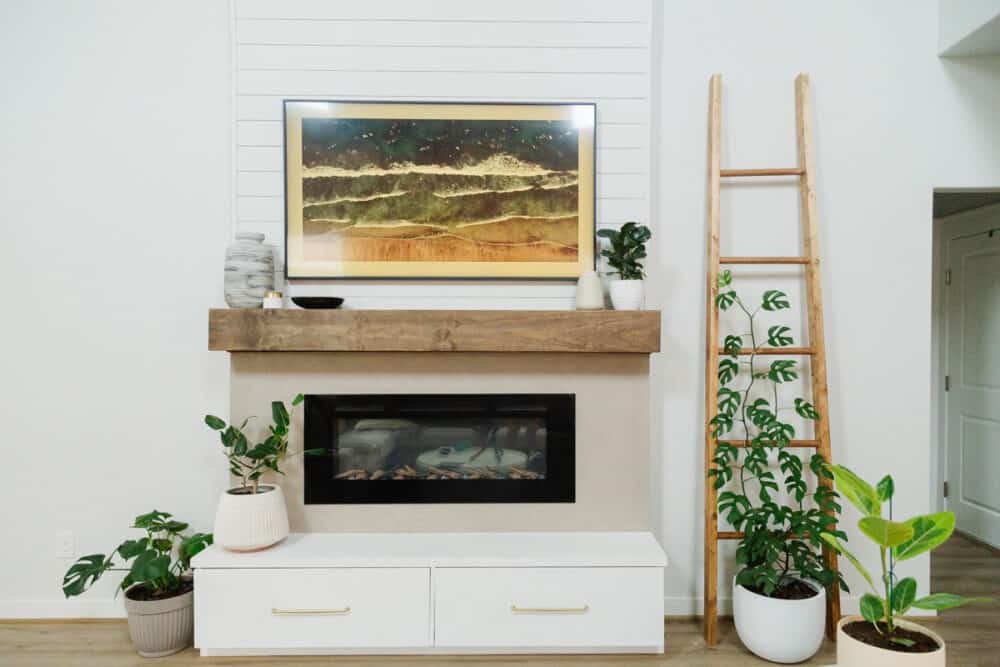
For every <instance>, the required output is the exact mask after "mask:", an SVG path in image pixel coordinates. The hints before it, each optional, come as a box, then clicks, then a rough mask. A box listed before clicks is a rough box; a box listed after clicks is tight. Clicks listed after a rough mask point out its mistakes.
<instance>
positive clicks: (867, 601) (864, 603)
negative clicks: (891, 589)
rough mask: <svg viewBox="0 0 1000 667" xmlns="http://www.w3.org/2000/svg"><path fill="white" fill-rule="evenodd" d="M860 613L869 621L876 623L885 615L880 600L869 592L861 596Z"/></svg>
mask: <svg viewBox="0 0 1000 667" xmlns="http://www.w3.org/2000/svg"><path fill="white" fill-rule="evenodd" d="M861 615H862V616H864V618H865V620H866V621H868V622H870V623H878V622H879V621H881V620H882V619H883V618H884V617H885V606H884V605H883V604H882V600H881V599H880V598H878V597H876V596H874V595H872V594H871V593H865V594H864V595H862V596H861Z"/></svg>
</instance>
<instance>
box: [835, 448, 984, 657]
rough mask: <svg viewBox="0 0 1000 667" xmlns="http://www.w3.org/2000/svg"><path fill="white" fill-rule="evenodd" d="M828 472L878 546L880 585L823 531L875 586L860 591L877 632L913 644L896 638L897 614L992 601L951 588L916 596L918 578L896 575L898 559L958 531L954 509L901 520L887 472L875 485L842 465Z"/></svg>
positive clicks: (918, 552)
mask: <svg viewBox="0 0 1000 667" xmlns="http://www.w3.org/2000/svg"><path fill="white" fill-rule="evenodd" d="M829 468H830V471H831V473H832V474H833V478H834V480H835V483H836V485H837V489H839V490H840V493H841V494H843V496H844V497H845V498H847V499H848V500H849V501H850V502H851V504H852V505H854V506H855V507H857V508H858V511H860V512H861V514H862V515H863V516H862V518H861V519H860V520H859V521H858V529H859V530H860V531H861V532H862V533H864V535H865V536H866V537H867V538H868V539H870V540H871V541H872V542H874V543H875V544H877V545H878V549H879V560H880V564H881V567H882V578H881V584H882V590H881V591H879V589H878V587H877V586H876V585H875V580H874V579H873V578H872V575H871V574H870V573H869V572H868V570H867V569H866V568H865V566H864V565H862V564H861V561H860V560H859V559H858V558H857V557H856V556H855V555H854V554H852V553H851V552H850V551H848V550H847V548H846V547H845V546H844V545H843V543H841V541H840V540H839V539H837V536H836V535H833V534H830V533H823V534H821V535H820V537H822V538H823V540H825V541H826V542H827V543H828V544H829V545H830V546H831V547H833V548H834V549H836V550H837V551H838V552H839V553H840V554H841V555H842V556H844V558H846V559H847V560H849V561H850V562H851V564H852V565H853V566H854V569H856V570H857V571H858V573H859V574H860V575H861V576H862V577H863V578H864V580H865V581H866V582H868V585H869V586H871V589H872V592H871V593H865V594H864V595H863V596H861V603H860V604H861V615H862V616H864V618H865V620H867V621H869V622H871V623H872V625H874V626H875V629H876V630H877V631H878V632H880V633H881V632H882V628H880V627H879V624H880V623H882V624H884V628H885V633H884V634H885V636H886V637H888V639H889V640H890V641H892V642H894V643H896V644H899V645H901V646H912V645H913V640H911V639H906V638H904V637H894V636H893V633H894V632H895V631H896V627H897V626H896V617H897V616H901V615H903V614H905V613H906V612H907V611H909V609H910V608H911V607H916V608H917V609H933V610H941V609H952V608H953V607H960V606H962V605H964V604H969V603H970V602H990V601H991V600H990V598H982V597H979V598H965V597H962V596H960V595H953V594H951V593H934V594H932V595H927V596H924V597H922V598H917V580H916V579H914V578H913V577H906V578H904V579H900V580H899V581H897V580H896V576H895V573H894V567H895V563H896V562H897V561H905V560H910V559H911V558H916V557H917V556H919V555H921V554H924V553H927V552H928V551H931V550H932V549H935V548H937V547H938V546H940V545H941V544H943V543H944V542H945V541H946V540H947V539H948V538H949V537H951V534H952V532H953V531H954V530H955V515H954V513H952V512H938V513H936V514H925V515H922V516H917V517H913V518H912V519H909V520H907V521H904V522H902V523H900V522H897V521H893V520H892V496H893V494H894V493H895V490H896V485H895V483H894V482H893V481H892V477H890V476H889V475H886V476H885V477H883V478H882V479H881V480H880V481H879V483H878V484H876V485H875V487H874V488H872V486H871V485H870V484H869V483H868V482H866V481H865V480H863V479H861V477H859V476H858V475H856V474H854V473H853V472H851V471H850V470H849V469H848V468H845V467H844V466H837V465H833V466H830V467H829ZM887 502H888V503H889V518H888V519H883V518H882V506H883V505H884V504H885V503H887Z"/></svg>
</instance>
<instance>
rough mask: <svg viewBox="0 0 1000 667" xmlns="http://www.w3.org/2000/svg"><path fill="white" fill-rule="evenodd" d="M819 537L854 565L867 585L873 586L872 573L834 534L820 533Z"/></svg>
mask: <svg viewBox="0 0 1000 667" xmlns="http://www.w3.org/2000/svg"><path fill="white" fill-rule="evenodd" d="M820 539H822V540H823V541H824V542H826V543H827V544H829V545H830V546H831V547H833V549H834V550H835V551H836V552H837V553H839V554H840V555H841V556H843V557H844V558H846V559H847V560H849V561H850V562H851V565H853V566H854V569H855V570H857V571H858V574H860V575H861V576H862V577H864V579H865V581H867V582H868V585H869V586H871V587H872V588H875V581H874V580H873V579H872V575H871V574H869V573H868V570H867V569H866V568H865V566H864V565H862V564H861V561H859V560H858V557H857V556H855V555H854V554H852V553H851V552H850V551H848V550H847V548H846V547H845V546H844V545H843V544H841V542H840V540H838V539H837V537H836V536H835V535H831V534H830V533H820Z"/></svg>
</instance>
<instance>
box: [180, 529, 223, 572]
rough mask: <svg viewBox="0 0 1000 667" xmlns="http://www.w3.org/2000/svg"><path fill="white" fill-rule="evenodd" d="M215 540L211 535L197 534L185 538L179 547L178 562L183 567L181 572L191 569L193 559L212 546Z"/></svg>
mask: <svg viewBox="0 0 1000 667" xmlns="http://www.w3.org/2000/svg"><path fill="white" fill-rule="evenodd" d="M213 540H214V538H213V537H212V534H211V533H195V534H194V535H192V536H190V537H186V538H184V539H183V540H182V541H181V543H180V546H178V547H177V561H178V563H179V564H180V566H181V571H182V572H183V571H187V570H189V569H190V568H191V559H192V558H193V557H194V556H195V555H196V554H199V553H201V552H202V551H204V550H205V548H206V547H208V545H210V544H212V542H213Z"/></svg>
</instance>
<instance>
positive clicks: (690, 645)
mask: <svg viewBox="0 0 1000 667" xmlns="http://www.w3.org/2000/svg"><path fill="white" fill-rule="evenodd" d="M931 578H932V586H931V587H932V589H933V590H934V591H947V592H950V593H959V594H964V595H990V596H992V597H994V598H995V599H997V600H1000V554H998V553H997V552H996V551H995V550H992V549H990V548H989V547H984V546H982V545H979V544H976V543H974V542H972V541H970V540H968V539H966V538H963V537H961V536H957V535H956V536H955V537H953V538H952V539H951V540H950V541H949V542H948V544H946V545H944V546H943V547H941V548H940V549H938V551H937V552H935V554H934V556H933V563H932V568H931ZM927 622H928V624H929V625H931V627H933V628H934V629H935V630H936V631H938V632H939V633H940V634H941V635H943V636H944V638H945V639H946V640H947V641H948V664H949V665H962V666H963V667H964V666H969V667H973V666H975V667H1000V604H993V605H981V606H970V607H964V608H961V609H955V610H953V611H949V612H945V613H944V614H943V615H942V617H941V618H937V619H931V620H929V621H927ZM720 630H721V632H720V635H721V642H720V644H719V645H718V646H717V647H716V648H714V649H707V648H705V644H704V642H703V641H702V638H701V624H700V621H698V620H668V621H667V623H666V629H665V631H666V654H665V655H662V656H558V657H556V656H553V657H520V656H515V657H500V656H497V657H480V656H474V657H470V656H465V657H457V656H456V657H413V656H404V657H397V658H383V657H375V658H358V657H344V658H331V657H304V658H200V657H198V654H197V652H195V651H194V649H190V650H187V651H185V652H183V653H179V654H177V655H173V656H170V657H166V658H160V659H157V660H155V661H149V660H145V659H143V658H140V657H139V656H137V655H136V654H135V652H134V651H133V649H132V645H131V643H129V639H128V632H127V629H126V627H125V622H124V621H119V620H113V621H74V622H51V621H38V622H31V621H19V622H9V623H3V622H0V665H2V666H3V667H22V666H31V667H36V666H37V667H121V666H125V665H144V666H145V667H150V666H151V665H155V666H156V667H161V666H162V667H174V666H176V665H191V666H196V667H215V666H216V665H269V666H274V667H283V666H285V665H320V664H322V665H345V666H346V665H352V666H353V665H357V666H358V667H390V666H391V667H400V666H402V665H416V666H418V667H433V666H436V665H441V666H445V667H447V666H451V665H455V666H459V665H461V666H462V667H470V666H475V665H478V666H483V667H486V666H488V667H506V666H513V665H518V666H520V667H528V666H531V665H538V666H539V667H560V666H569V665H583V666H587V667H612V666H617V665H643V666H647V667H660V666H661V665H685V666H690V667H700V666H706V667H707V666H712V667H729V666H731V665H757V664H771V663H766V662H764V661H762V660H759V659H757V658H756V657H754V656H753V655H751V654H750V653H748V652H747V651H746V650H745V649H743V647H742V646H741V645H740V642H739V640H738V639H737V637H736V633H735V631H734V630H733V625H732V622H731V621H730V620H728V619H724V620H723V621H722V624H721V627H720ZM834 660H835V650H834V647H833V645H832V644H830V643H829V642H827V643H825V644H824V646H823V649H822V650H821V651H820V653H819V654H818V655H817V656H816V657H814V658H813V659H812V660H810V661H809V662H807V663H803V664H808V665H831V664H833V662H834Z"/></svg>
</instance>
